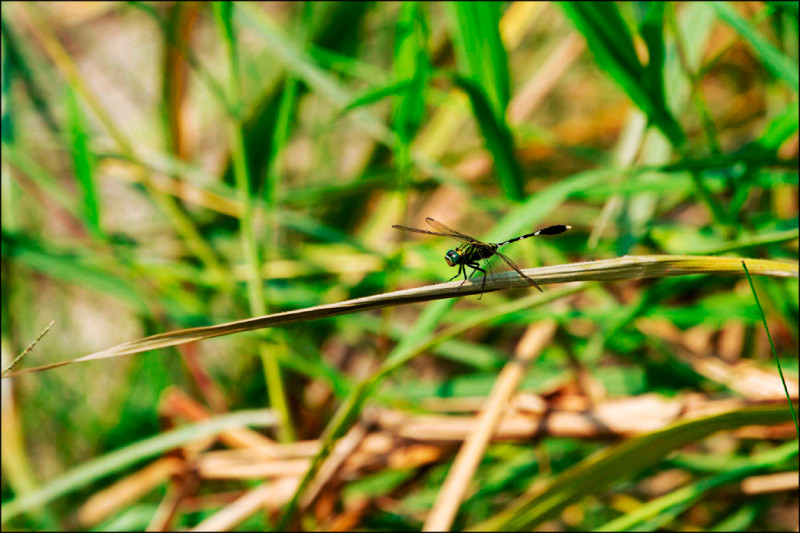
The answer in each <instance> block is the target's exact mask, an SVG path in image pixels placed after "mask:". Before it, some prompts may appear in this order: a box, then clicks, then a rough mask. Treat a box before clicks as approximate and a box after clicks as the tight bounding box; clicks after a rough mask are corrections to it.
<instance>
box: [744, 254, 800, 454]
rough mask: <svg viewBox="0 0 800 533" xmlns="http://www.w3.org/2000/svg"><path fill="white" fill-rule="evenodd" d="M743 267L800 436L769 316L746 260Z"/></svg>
mask: <svg viewBox="0 0 800 533" xmlns="http://www.w3.org/2000/svg"><path fill="white" fill-rule="evenodd" d="M742 268H744V272H745V274H746V275H747V281H748V282H749V283H750V290H751V291H753V298H755V300H756V305H757V306H758V311H759V312H760V313H761V323H762V324H764V329H765V330H766V332H767V338H768V339H769V346H770V348H772V356H773V357H774V358H775V365H776V366H777V367H778V373H779V374H780V375H781V382H782V383H783V392H784V393H785V394H786V401H787V403H788V404H789V409H790V410H791V412H792V419H793V420H794V428H795V431H797V437H798V438H800V426H798V425H797V415H796V414H795V412H794V405H792V398H791V396H789V389H787V388H786V379H784V377H783V369H782V368H781V360H780V359H779V358H778V354H777V352H776V351H775V343H773V342H772V334H771V333H770V332H769V328H768V327H767V317H766V316H765V315H764V309H763V308H762V307H761V302H759V301H758V293H757V292H756V288H755V286H754V285H753V278H751V277H750V271H749V270H747V265H746V264H745V262H744V261H742Z"/></svg>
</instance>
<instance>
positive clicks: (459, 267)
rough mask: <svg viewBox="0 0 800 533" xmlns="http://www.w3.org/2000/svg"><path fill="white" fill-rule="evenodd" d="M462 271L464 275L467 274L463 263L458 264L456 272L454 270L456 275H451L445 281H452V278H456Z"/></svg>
mask: <svg viewBox="0 0 800 533" xmlns="http://www.w3.org/2000/svg"><path fill="white" fill-rule="evenodd" d="M462 271H463V272H464V275H465V276H466V275H467V270H466V269H465V268H464V264H463V263H461V264H459V265H458V272H456V275H455V276H453V277H452V278H450V279H448V280H447V281H453V280H454V279H456V278H457V277H458V276H460V275H461V272H462Z"/></svg>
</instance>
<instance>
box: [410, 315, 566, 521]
mask: <svg viewBox="0 0 800 533" xmlns="http://www.w3.org/2000/svg"><path fill="white" fill-rule="evenodd" d="M555 331H556V323H555V321H554V320H545V321H543V322H540V323H539V324H537V325H536V326H535V327H533V328H530V329H529V330H528V332H527V333H526V335H525V337H523V340H522V341H521V342H520V345H519V346H518V349H517V353H516V354H515V357H514V359H512V360H511V361H509V362H508V364H506V366H505V368H503V371H502V372H501V373H500V375H499V376H498V377H497V381H496V382H495V385H494V387H493V388H492V393H491V394H490V395H489V399H488V401H487V402H486V406H485V407H484V408H483V409H482V412H481V415H480V417H478V421H477V424H476V427H475V430H474V431H473V432H472V433H471V434H470V435H469V437H467V439H466V440H465V442H464V445H463V446H462V447H461V450H460V451H459V452H458V455H457V456H456V459H455V461H454V462H453V466H452V468H451V469H450V472H449V473H448V474H447V479H445V482H444V485H442V488H441V490H440V491H439V494H438V495H437V497H436V503H434V505H433V508H432V509H431V512H430V514H429V515H428V518H427V520H426V521H425V526H424V527H423V531H449V530H450V527H451V526H452V525H453V519H454V518H455V516H456V513H457V512H458V508H459V506H460V505H461V502H462V501H463V499H464V496H465V495H466V493H467V490H468V489H469V487H470V480H471V479H472V478H473V476H474V475H475V471H476V469H477V468H478V464H479V463H480V461H481V458H483V455H484V452H485V451H486V447H487V446H488V444H489V440H490V439H491V438H492V435H493V434H494V432H495V430H496V429H497V425H498V423H499V422H500V419H501V418H502V416H503V415H504V414H505V412H506V410H507V408H508V406H509V404H510V402H511V397H512V396H513V395H514V393H515V392H516V390H517V387H518V386H519V382H520V381H521V380H522V377H523V375H524V373H525V370H526V369H527V366H528V363H529V362H530V361H531V360H532V359H533V358H535V357H536V356H537V355H539V354H540V353H541V351H542V350H543V349H544V348H545V347H546V346H547V344H548V343H549V342H550V340H551V339H552V338H553V334H554V333H555Z"/></svg>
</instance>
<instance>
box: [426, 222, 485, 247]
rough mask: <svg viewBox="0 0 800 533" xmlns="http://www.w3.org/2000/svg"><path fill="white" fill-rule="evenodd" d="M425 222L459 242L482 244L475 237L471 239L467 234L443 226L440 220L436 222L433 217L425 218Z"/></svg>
mask: <svg viewBox="0 0 800 533" xmlns="http://www.w3.org/2000/svg"><path fill="white" fill-rule="evenodd" d="M425 222H427V223H428V225H429V226H431V227H432V228H436V229H438V230H439V231H441V232H443V233H446V234H447V236H448V237H452V238H454V239H458V240H460V241H464V242H480V241H479V240H478V239H476V238H474V237H470V236H469V235H467V234H466V233H461V232H460V231H458V230H454V229H453V228H451V227H450V226H445V225H444V224H442V223H441V222H439V221H438V220H434V219H432V218H431V217H426V218H425Z"/></svg>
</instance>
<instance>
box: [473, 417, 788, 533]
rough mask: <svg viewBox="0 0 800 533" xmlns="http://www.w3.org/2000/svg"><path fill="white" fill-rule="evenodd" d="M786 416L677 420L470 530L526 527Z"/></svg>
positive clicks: (575, 469)
mask: <svg viewBox="0 0 800 533" xmlns="http://www.w3.org/2000/svg"><path fill="white" fill-rule="evenodd" d="M788 420H791V416H790V414H789V413H788V411H787V410H786V408H785V407H755V408H749V409H742V410H738V411H732V412H727V413H723V414H718V415H713V416H709V417H705V418H700V419H695V420H689V421H687V422H681V423H679V424H676V425H674V426H672V427H669V428H667V429H664V430H661V431H655V432H653V433H649V434H647V435H643V436H641V437H637V438H633V439H630V440H628V441H626V442H624V443H622V444H619V445H617V446H610V447H608V448H606V449H604V450H602V451H600V452H598V453H596V454H594V455H593V456H591V457H589V458H587V459H586V460H584V461H583V462H581V463H580V464H578V465H576V466H574V467H572V468H570V469H568V470H566V471H565V472H563V473H562V474H561V475H559V476H558V477H556V478H555V479H554V480H553V481H552V482H551V483H550V484H549V486H548V487H546V488H544V489H543V490H541V491H538V492H537V493H535V494H533V495H526V496H523V497H521V498H519V499H518V500H517V501H516V502H514V503H512V504H511V505H510V506H509V507H508V508H507V509H506V510H505V511H503V512H501V513H500V514H498V515H497V516H496V517H494V518H492V519H490V520H487V521H485V522H483V523H481V524H478V525H476V526H474V527H472V528H470V529H469V530H470V531H529V530H531V529H534V528H536V527H537V526H538V525H540V524H542V523H543V522H544V521H546V520H548V519H549V518H552V517H554V516H556V515H557V514H558V513H559V512H561V511H562V510H563V509H564V508H565V507H567V506H568V505H570V504H572V503H575V502H578V501H580V500H581V499H583V498H585V497H586V496H590V495H594V494H597V493H598V492H601V491H603V490H606V489H607V488H609V487H611V486H613V485H614V484H616V483H619V482H620V481H622V480H626V479H631V478H633V477H635V476H636V475H638V474H639V473H641V472H643V471H644V470H646V469H647V468H650V467H652V466H654V465H656V464H658V463H659V462H660V461H662V460H663V459H664V458H665V457H666V456H667V455H668V454H669V453H671V452H672V451H674V450H677V449H679V448H681V447H683V446H686V445H687V444H691V443H693V442H697V441H699V440H701V439H704V438H706V437H708V436H710V435H712V434H714V433H716V432H718V431H727V430H732V429H737V428H740V427H744V426H749V425H762V426H763V425H776V424H782V423H784V422H787V421H788Z"/></svg>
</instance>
